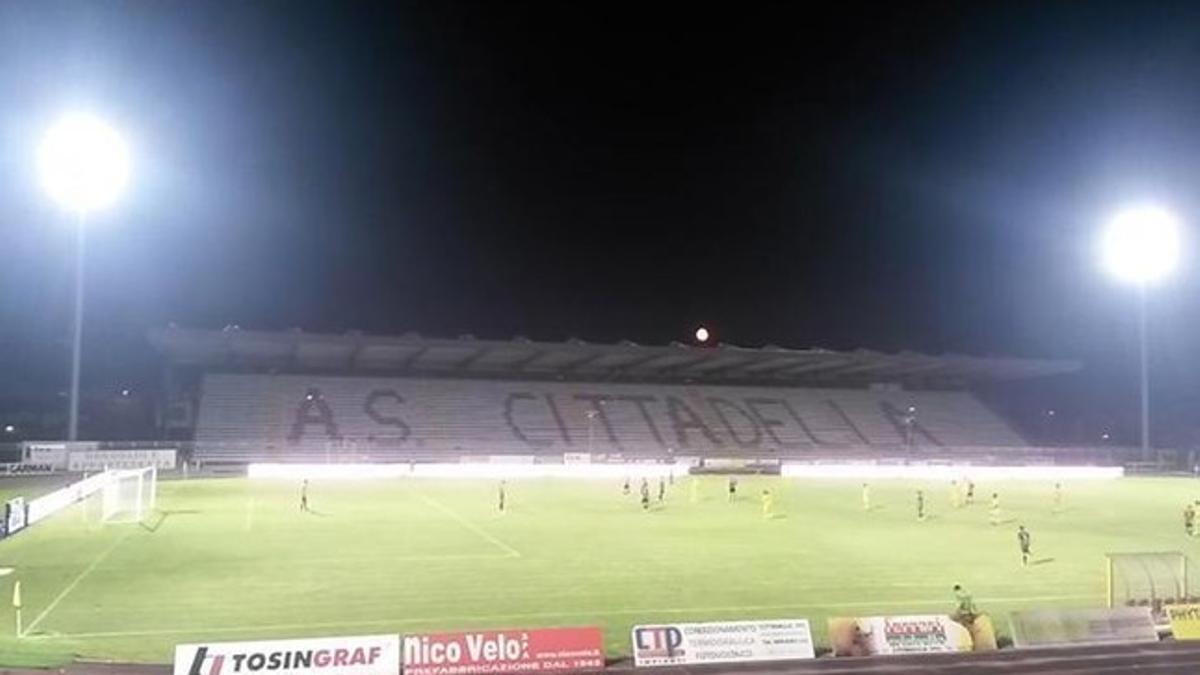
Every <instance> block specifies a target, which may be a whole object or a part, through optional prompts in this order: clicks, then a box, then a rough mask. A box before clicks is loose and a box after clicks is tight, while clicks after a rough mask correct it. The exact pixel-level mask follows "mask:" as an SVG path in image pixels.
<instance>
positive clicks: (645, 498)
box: [642, 478, 650, 511]
mask: <svg viewBox="0 0 1200 675" xmlns="http://www.w3.org/2000/svg"><path fill="white" fill-rule="evenodd" d="M649 509H650V484H649V483H647V482H646V479H645V478H643V479H642V510H643V511H647V510H649Z"/></svg>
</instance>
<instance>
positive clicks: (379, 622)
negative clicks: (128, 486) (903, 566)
mask: <svg viewBox="0 0 1200 675" xmlns="http://www.w3.org/2000/svg"><path fill="white" fill-rule="evenodd" d="M1100 597H1101V596H1099V595H1094V594H1088V595H1034V596H1027V597H1022V598H978V602H980V603H987V604H991V605H1000V604H1014V603H1024V602H1050V601H1063V600H1096V599H1098V598H1100ZM945 604H946V601H945V600H884V601H855V602H804V603H793V604H787V605H746V606H742V607H738V606H730V607H653V608H645V609H616V610H601V611H587V610H582V611H577V612H524V613H514V614H491V615H483V616H481V615H478V614H469V615H466V616H431V617H413V618H408V619H372V620H367V621H329V622H321V623H278V624H265V625H259V626H219V627H213V628H203V627H201V628H167V629H161V630H131V631H111V632H99V633H61V634H54V635H34V636H31V638H32V639H42V640H48V639H55V638H63V639H83V638H119V637H139V636H152V635H207V634H213V633H249V632H253V631H283V630H327V629H336V628H352V627H353V628H362V627H371V626H398V625H403V624H414V623H424V624H434V625H437V624H444V625H455V624H462V623H464V622H467V621H484V622H488V621H504V620H508V619H560V618H573V617H593V616H650V615H655V614H690V613H692V612H695V613H697V614H712V613H716V612H761V611H775V610H784V609H816V608H823V607H831V608H854V607H902V606H910V605H911V606H920V607H928V606H938V605H945Z"/></svg>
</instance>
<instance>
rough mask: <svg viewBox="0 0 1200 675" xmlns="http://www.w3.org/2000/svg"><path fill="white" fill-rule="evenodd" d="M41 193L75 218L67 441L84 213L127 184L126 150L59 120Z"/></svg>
mask: <svg viewBox="0 0 1200 675" xmlns="http://www.w3.org/2000/svg"><path fill="white" fill-rule="evenodd" d="M37 166H38V174H39V176H40V178H41V183H42V188H43V189H45V191H46V193H47V194H49V195H50V197H51V198H52V199H53V200H54V201H55V202H57V203H58V204H59V205H61V206H62V207H63V208H65V209H67V210H69V211H71V212H73V213H74V214H75V216H76V223H75V225H76V232H75V238H76V242H77V244H76V251H75V313H74V322H73V323H72V326H71V398H70V409H69V411H68V415H67V439H68V440H72V441H73V440H76V439H77V438H78V435H79V370H80V361H81V356H82V345H83V259H84V243H85V239H84V229H85V228H84V226H85V223H86V221H87V216H88V214H89V213H91V212H93V211H96V210H99V209H103V208H105V207H107V206H111V205H112V204H113V202H115V201H116V200H117V198H118V197H120V196H121V193H122V192H124V190H125V186H126V184H127V183H128V182H129V150H128V148H127V147H126V146H125V141H124V140H122V138H121V135H120V134H118V133H117V132H116V131H115V130H114V129H113V128H112V127H110V126H108V125H107V124H105V123H104V122H102V121H101V120H99V119H97V118H95V117H93V116H91V115H87V114H83V113H71V114H68V115H65V116H63V117H62V118H60V119H59V120H58V121H57V122H56V123H55V124H54V125H53V126H51V127H50V130H49V131H47V132H46V135H45V137H44V138H43V139H42V143H41V146H40V147H39V148H38V157H37Z"/></svg>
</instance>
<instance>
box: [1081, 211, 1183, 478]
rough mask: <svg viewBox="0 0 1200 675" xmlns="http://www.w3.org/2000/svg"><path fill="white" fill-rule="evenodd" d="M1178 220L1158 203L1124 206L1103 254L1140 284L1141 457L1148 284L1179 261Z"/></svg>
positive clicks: (1116, 272) (1146, 454)
mask: <svg viewBox="0 0 1200 675" xmlns="http://www.w3.org/2000/svg"><path fill="white" fill-rule="evenodd" d="M1179 229H1180V228H1179V220H1178V219H1177V218H1176V217H1175V216H1174V215H1173V214H1172V213H1171V212H1170V211H1168V210H1166V209H1163V208H1161V207H1158V206H1136V207H1132V208H1128V209H1125V210H1123V211H1121V212H1119V213H1117V215H1116V216H1114V217H1113V219H1112V220H1111V221H1109V223H1108V226H1107V227H1106V228H1105V230H1104V234H1103V236H1102V237H1101V240H1100V254H1101V258H1102V260H1103V261H1104V265H1105V267H1107V268H1108V271H1109V273H1110V274H1112V275H1113V276H1114V277H1116V278H1117V279H1119V280H1121V281H1125V282H1129V283H1134V284H1137V286H1138V291H1139V315H1138V337H1139V345H1140V356H1141V394H1142V396H1141V423H1142V429H1141V432H1142V433H1141V437H1142V438H1141V440H1142V443H1141V447H1142V459H1149V458H1150V371H1149V359H1148V357H1147V344H1146V288H1147V287H1148V286H1149V285H1151V284H1153V283H1155V282H1157V281H1160V280H1162V279H1163V278H1164V277H1166V276H1167V275H1169V274H1170V273H1171V272H1172V271H1173V270H1174V269H1175V267H1176V265H1178V263H1179V248H1180V235H1179Z"/></svg>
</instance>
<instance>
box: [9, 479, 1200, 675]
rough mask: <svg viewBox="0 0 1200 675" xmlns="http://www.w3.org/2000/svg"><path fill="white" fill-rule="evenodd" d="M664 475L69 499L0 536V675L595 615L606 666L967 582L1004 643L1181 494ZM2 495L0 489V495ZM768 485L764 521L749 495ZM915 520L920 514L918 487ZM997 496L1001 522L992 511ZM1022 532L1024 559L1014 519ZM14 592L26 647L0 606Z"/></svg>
mask: <svg viewBox="0 0 1200 675" xmlns="http://www.w3.org/2000/svg"><path fill="white" fill-rule="evenodd" d="M689 480H691V479H688V478H680V479H676V482H675V485H673V486H671V487H669V488H668V490H667V495H666V498H665V500H664V501H663V502H662V503H661V504H660V503H658V502H657V500H656V499H653V498H655V497H657V486H656V484H654V483H652V487H653V488H654V489H652V490H651V493H652V508H651V509H650V510H649V511H648V512H643V510H642V508H641V506H640V504H639V503H638V497H637V493H638V489H637V483H636V481H635V482H634V485H633V489H632V491H631V494H630V495H629V496H625V495H623V494H622V492H621V486H620V484H619V482H616V483H614V482H609V481H567V480H558V481H555V480H528V481H514V482H510V483H509V484H508V490H507V492H508V509H507V510H506V512H505V513H503V514H500V513H498V511H497V505H496V502H497V483H496V482H495V481H482V480H471V481H451V480H432V479H422V480H415V479H407V480H381V481H362V482H332V481H331V482H323V481H314V482H312V484H311V485H310V488H309V499H310V505H311V508H312V510H313V512H312V513H303V512H301V511H300V510H299V484H298V482H289V481H265V480H249V479H237V478H234V479H200V480H189V481H162V482H160V483H159V498H158V509H157V511H156V512H155V513H154V514H153V515H152V517H150V518H149V519H148V520H147V522H145V523H142V524H140V525H139V524H121V525H113V524H109V525H105V524H101V523H100V522H98V521H97V519H96V518H95V517H94V515H91V514H89V509H88V508H86V506H76V507H74V508H72V509H70V510H68V511H65V512H63V513H61V514H59V515H57V516H55V517H54V518H53V519H51V520H50V521H47V522H44V523H40V524H39V525H37V526H35V527H33V528H31V529H30V530H28V531H26V532H23V533H20V534H18V535H17V536H14V537H12V538H11V539H8V540H3V541H0V566H2V567H11V568H14V571H13V572H12V573H11V574H10V575H9V576H6V577H0V603H2V604H0V665H6V666H18V665H49V664H57V663H61V662H64V661H68V660H71V659H75V658H79V659H88V660H117V661H139V662H167V661H169V660H170V659H171V656H172V649H173V645H175V644H176V643H181V642H196V641H222V640H246V639H256V638H270V637H304V636H325V635H351V634H372V633H404V632H413V631H427V630H454V629H463V628H484V627H492V628H523V627H536V626H553V625H592V624H598V625H601V626H603V627H604V629H605V631H606V647H607V649H608V650H609V652H610V654H613V655H616V654H626V653H628V651H629V629H630V626H632V625H633V624H635V623H645V622H663V621H686V620H697V621H702V620H718V619H752V618H773V617H792V618H808V619H810V620H812V622H813V628H814V632H815V636H816V638H817V641H818V644H819V645H823V644H824V643H825V619H826V618H828V617H830V616H839V615H858V616H864V615H871V614H878V613H887V614H899V613H929V612H933V613H946V612H949V611H951V610H952V609H953V607H954V602H953V595H952V593H951V590H950V589H951V586H952V585H953V584H955V583H961V584H963V585H965V586H966V587H967V588H968V589H969V590H970V591H971V592H972V593H973V594H974V596H975V599H976V602H977V604H978V605H979V606H980V607H981V609H983V610H984V611H988V612H990V613H992V614H993V616H994V617H996V619H997V621H996V623H997V627H998V628H999V629H1000V630H1001V631H1002V632H1007V617H1006V614H1007V612H1008V611H1010V610H1014V609H1020V608H1025V607H1035V606H1036V607H1052V606H1078V607H1086V606H1100V605H1101V604H1102V603H1103V602H1104V591H1105V576H1104V566H1103V554H1104V553H1105V552H1112V551H1167V550H1181V551H1184V552H1187V553H1189V555H1193V557H1194V554H1193V550H1194V549H1195V547H1196V540H1192V539H1189V538H1188V537H1186V536H1185V535H1184V533H1183V527H1182V518H1181V516H1180V512H1181V510H1182V508H1183V505H1184V503H1185V502H1187V501H1192V500H1195V499H1198V498H1200V481H1195V480H1189V479H1183V478H1177V479H1170V478H1127V479H1121V480H1116V481H1101V482H1092V483H1087V482H1082V483H1068V484H1066V485H1065V489H1064V496H1065V499H1064V504H1063V506H1064V508H1063V510H1062V511H1061V512H1058V513H1055V512H1054V508H1053V490H1052V486H1051V484H1049V483H1046V484H1042V483H1001V484H985V483H981V484H979V485H978V487H977V490H976V498H975V504H974V505H973V506H970V507H964V508H958V509H956V508H953V507H952V506H951V503H950V490H949V485H948V484H943V483H926V484H919V483H915V482H903V481H880V482H877V483H875V484H873V486H872V493H871V496H872V502H873V507H874V508H872V510H870V511H869V512H867V511H864V509H863V506H862V501H861V496H860V484H859V483H858V482H854V481H803V480H789V479H781V478H778V477H746V478H742V479H741V480H740V485H739V497H738V499H737V500H736V501H734V502H732V503H731V502H729V501H728V500H727V498H726V493H725V481H724V479H723V478H721V477H715V476H713V477H704V478H698V479H695V480H697V482H698V488H697V490H696V493H697V494H696V499H695V500H693V499H692V494H691V488H690V486H689V485H688V481H689ZM4 488H6V486H5V485H4V484H3V483H0V489H4ZM764 488H769V489H770V490H772V491H773V492H774V494H775V511H776V517H774V518H763V516H762V510H761V507H760V501H759V497H758V495H759V493H760V491H761V490H762V489H764ZM918 488H923V489H924V490H925V492H926V502H927V505H928V506H927V508H928V511H929V513H930V517H929V518H928V519H927V520H926V521H924V522H918V521H917V519H916V507H915V501H916V500H915V491H916V490H917V489H918ZM993 491H997V492H999V494H1000V497H1001V506H1002V519H1003V521H1005V522H1004V523H1003V524H1001V525H999V526H993V525H991V524H989V514H988V510H989V506H988V502H989V499H990V495H991V493H992V492H993ZM1018 524H1024V525H1025V526H1026V527H1027V528H1028V529H1029V530H1030V531H1031V532H1032V534H1033V553H1034V559H1035V564H1033V565H1031V566H1029V567H1027V568H1023V567H1022V566H1021V565H1020V558H1019V555H1018V548H1017V541H1016V535H1015V531H1016V527H1017V525H1018ZM17 579H19V580H20V581H21V584H22V595H23V619H24V624H25V629H26V635H25V636H24V637H23V638H20V639H18V638H16V637H15V636H14V632H15V615H14V610H13V608H12V607H11V603H10V602H9V598H10V595H11V591H12V582H13V581H14V580H17Z"/></svg>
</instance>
